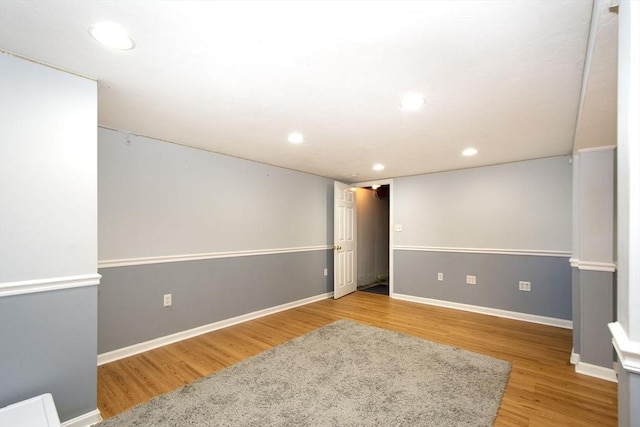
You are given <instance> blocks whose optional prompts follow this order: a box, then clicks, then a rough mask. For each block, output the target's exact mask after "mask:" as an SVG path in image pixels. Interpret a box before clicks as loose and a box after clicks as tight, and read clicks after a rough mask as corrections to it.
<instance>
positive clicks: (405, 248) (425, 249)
mask: <svg viewBox="0 0 640 427" xmlns="http://www.w3.org/2000/svg"><path fill="white" fill-rule="evenodd" d="M393 250H396V251H418V252H457V253H469V254H494V255H529V256H550V257H564V258H566V257H570V256H571V252H569V251H542V250H537V249H491V248H454V247H438V246H401V245H398V246H394V247H393Z"/></svg>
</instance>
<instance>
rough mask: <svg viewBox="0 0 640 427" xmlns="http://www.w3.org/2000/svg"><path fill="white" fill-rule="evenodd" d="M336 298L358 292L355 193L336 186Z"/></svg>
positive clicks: (334, 189) (334, 225)
mask: <svg viewBox="0 0 640 427" xmlns="http://www.w3.org/2000/svg"><path fill="white" fill-rule="evenodd" d="M333 199H334V203H333V297H334V298H336V299H337V298H340V297H343V296H345V295H347V294H350V293H351V292H355V290H356V287H357V286H358V282H357V280H356V277H358V276H357V275H356V269H357V263H356V260H357V258H356V193H355V191H351V187H350V186H348V185H346V184H342V183H341V182H334V188H333Z"/></svg>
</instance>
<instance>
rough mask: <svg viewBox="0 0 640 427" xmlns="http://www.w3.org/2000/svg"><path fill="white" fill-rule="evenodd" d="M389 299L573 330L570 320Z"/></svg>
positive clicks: (404, 297)
mask: <svg viewBox="0 0 640 427" xmlns="http://www.w3.org/2000/svg"><path fill="white" fill-rule="evenodd" d="M391 298H394V299H399V300H402V301H409V302H417V303H419V304H427V305H435V306H438V307H445V308H453V309H455V310H463V311H470V312H473V313H480V314H487V315H489V316H497V317H505V318H507V319H515V320H522V321H524V322H530V323H538V324H541V325H548V326H555V327H558V328H564V329H573V322H572V321H571V320H565V319H556V318H555V317H546V316H538V315H536V314H528V313H520V312H517V311H508V310H500V309H497V308H490V307H481V306H477V305H470V304H462V303H459V302H451V301H444V300H437V299H431V298H423V297H416V296H412V295H404V294H396V293H394V294H392V295H391Z"/></svg>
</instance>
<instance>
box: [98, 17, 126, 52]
mask: <svg viewBox="0 0 640 427" xmlns="http://www.w3.org/2000/svg"><path fill="white" fill-rule="evenodd" d="M89 34H91V37H93V38H94V39H96V40H97V41H98V42H100V43H102V44H103V45H105V46H107V47H110V48H112V49H118V50H131V49H133V48H134V47H135V46H136V44H135V43H134V41H133V39H131V37H129V34H127V30H125V29H124V28H123V27H121V26H120V25H118V24H116V23H114V22H101V23H99V24H95V25H92V26H91V27H89Z"/></svg>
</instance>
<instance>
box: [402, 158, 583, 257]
mask: <svg viewBox="0 0 640 427" xmlns="http://www.w3.org/2000/svg"><path fill="white" fill-rule="evenodd" d="M393 191H394V194H393V197H394V206H393V209H394V222H395V224H401V225H402V232H396V233H395V235H394V244H395V245H396V246H426V247H444V248H469V249H516V250H537V251H563V252H564V251H566V252H570V251H571V164H570V163H569V157H566V156H560V157H551V158H546V159H539V160H531V161H525V162H518V163H509V164H504V165H497V166H487V167H482V168H475V169H465V170H458V171H451V172H443V173H436V174H429V175H419V176H412V177H405V178H396V179H395V180H394V187H393Z"/></svg>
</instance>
